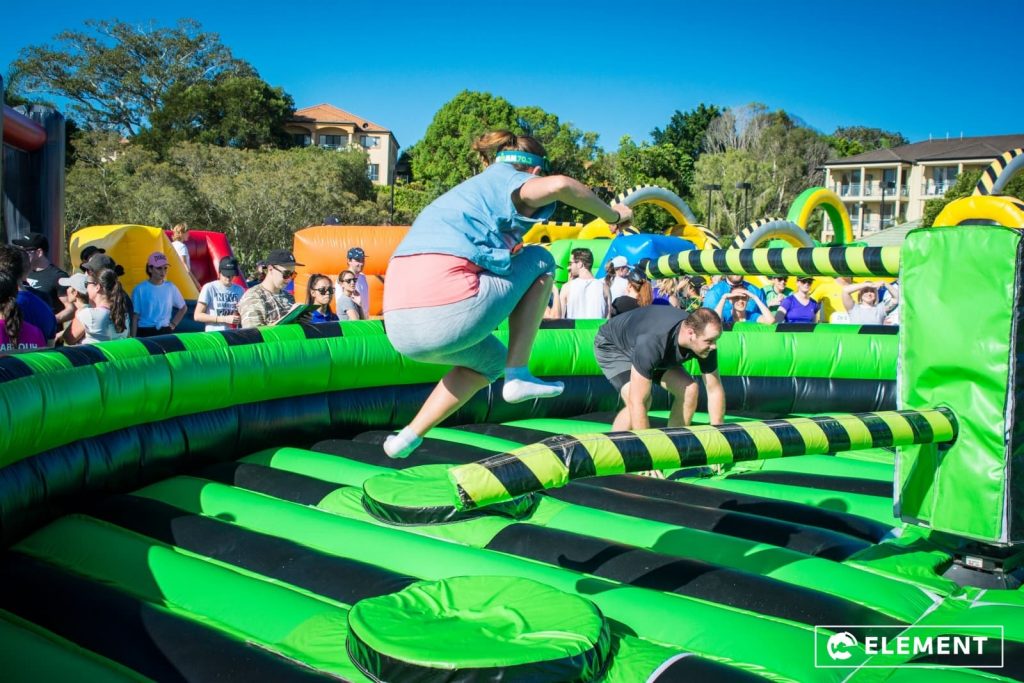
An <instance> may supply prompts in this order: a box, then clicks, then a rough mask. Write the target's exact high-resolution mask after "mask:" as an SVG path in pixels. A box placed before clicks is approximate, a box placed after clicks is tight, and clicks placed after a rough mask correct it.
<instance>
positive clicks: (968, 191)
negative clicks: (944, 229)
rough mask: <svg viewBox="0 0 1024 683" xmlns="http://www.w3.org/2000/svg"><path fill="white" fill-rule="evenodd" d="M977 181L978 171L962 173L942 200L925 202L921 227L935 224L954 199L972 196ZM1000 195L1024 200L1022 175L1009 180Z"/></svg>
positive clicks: (979, 173) (1023, 177)
mask: <svg viewBox="0 0 1024 683" xmlns="http://www.w3.org/2000/svg"><path fill="white" fill-rule="evenodd" d="M979 180H981V171H980V170H978V171H964V172H963V173H961V174H960V175H959V176H957V179H956V182H955V183H953V187H951V188H949V189H948V190H946V194H945V195H943V197H942V199H929V200H928V201H927V202H925V204H924V215H922V216H921V225H923V226H924V227H927V228H930V227H931V226H932V225H934V224H935V218H936V217H937V216H938V215H939V214H940V213H941V212H942V210H943V209H944V208H946V205H947V204H949V203H950V202H952V201H953V200H954V199H960V198H962V197H969V196H970V195H972V194H974V188H975V187H976V186H977V184H978V181H979ZM1000 194H1003V195H1007V196H1010V197H1017V198H1018V199H1024V174H1022V173H1018V174H1017V175H1016V176H1014V177H1013V178H1012V179H1010V182H1008V183H1007V184H1006V187H1005V188H1003V191H1002V192H1001V193H1000Z"/></svg>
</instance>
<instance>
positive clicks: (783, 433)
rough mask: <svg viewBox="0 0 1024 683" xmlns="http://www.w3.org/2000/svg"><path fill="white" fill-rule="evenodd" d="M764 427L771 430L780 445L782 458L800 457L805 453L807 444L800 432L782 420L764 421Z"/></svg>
mask: <svg viewBox="0 0 1024 683" xmlns="http://www.w3.org/2000/svg"><path fill="white" fill-rule="evenodd" d="M764 424H765V426H767V427H768V428H769V429H771V430H772V432H773V433H774V434H775V436H777V437H778V439H779V443H781V444H782V457H786V456H790V455H801V454H803V453H805V452H806V451H807V444H806V443H804V437H803V435H801V434H800V430H798V429H797V428H796V427H794V426H793V425H792V424H790V423H789V422H784V421H782V420H765V421H764Z"/></svg>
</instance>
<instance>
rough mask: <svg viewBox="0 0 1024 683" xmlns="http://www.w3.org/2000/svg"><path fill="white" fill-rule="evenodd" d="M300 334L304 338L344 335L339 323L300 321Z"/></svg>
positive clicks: (327, 337) (325, 337)
mask: <svg viewBox="0 0 1024 683" xmlns="http://www.w3.org/2000/svg"><path fill="white" fill-rule="evenodd" d="M301 327H302V334H303V335H304V336H305V337H306V339H329V338H332V337H344V336H345V333H344V331H343V330H342V329H341V324H340V323H322V324H316V325H314V324H313V323H302V325H301Z"/></svg>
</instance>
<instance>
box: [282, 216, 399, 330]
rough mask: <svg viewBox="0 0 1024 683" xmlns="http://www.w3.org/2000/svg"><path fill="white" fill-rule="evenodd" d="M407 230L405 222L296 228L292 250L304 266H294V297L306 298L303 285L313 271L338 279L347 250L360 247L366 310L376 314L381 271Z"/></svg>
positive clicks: (381, 288) (381, 297) (381, 287)
mask: <svg viewBox="0 0 1024 683" xmlns="http://www.w3.org/2000/svg"><path fill="white" fill-rule="evenodd" d="M408 231H409V226H407V225H315V226H313V227H310V228H304V229H302V230H299V231H298V232H296V233H295V243H294V247H293V250H292V251H293V253H294V254H295V259H296V260H297V261H298V262H299V263H302V264H304V265H302V266H299V267H298V268H297V269H296V274H295V300H296V301H299V302H303V301H305V300H306V285H307V284H308V283H309V276H310V275H312V274H313V273H322V274H323V275H327V276H329V277H330V278H331V279H332V280H335V281H337V278H338V273H340V272H341V271H342V270H344V269H345V268H347V267H348V250H349V249H351V248H352V247H361V248H362V250H363V251H364V252H366V265H365V266H364V267H363V274H364V275H366V280H367V282H368V283H369V285H370V310H369V311H368V312H367V313H368V315H370V316H379V315H380V314H381V304H382V303H383V301H384V272H385V271H386V270H387V268H388V261H389V260H390V259H391V254H392V253H394V251H395V249H397V248H398V243H399V242H401V241H402V238H404V237H405V233H407V232H408Z"/></svg>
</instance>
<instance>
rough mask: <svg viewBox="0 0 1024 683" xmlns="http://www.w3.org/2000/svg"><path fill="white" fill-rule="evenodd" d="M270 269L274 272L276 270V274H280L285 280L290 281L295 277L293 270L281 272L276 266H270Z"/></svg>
mask: <svg viewBox="0 0 1024 683" xmlns="http://www.w3.org/2000/svg"><path fill="white" fill-rule="evenodd" d="M271 267H272V268H273V269H274V270H276V271H277V272H279V273H281V275H283V276H284V278H285V279H286V280H290V279H292V278H293V277H295V271H294V270H282V269H281V268H278V267H277V266H271Z"/></svg>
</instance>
